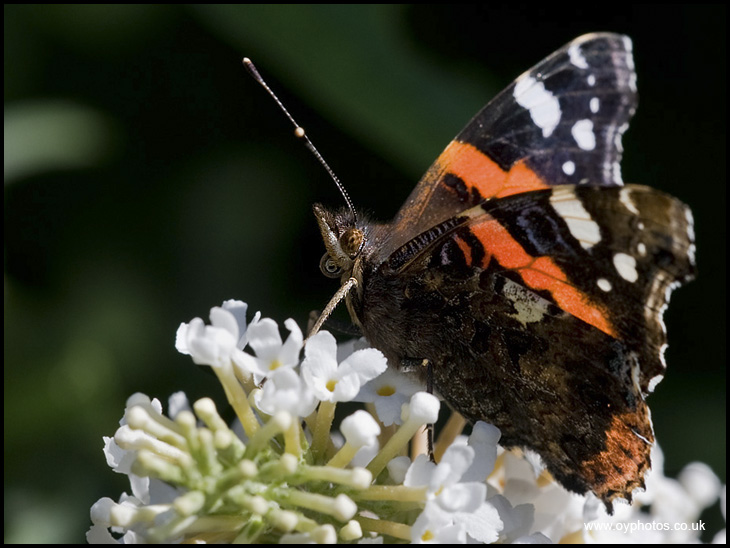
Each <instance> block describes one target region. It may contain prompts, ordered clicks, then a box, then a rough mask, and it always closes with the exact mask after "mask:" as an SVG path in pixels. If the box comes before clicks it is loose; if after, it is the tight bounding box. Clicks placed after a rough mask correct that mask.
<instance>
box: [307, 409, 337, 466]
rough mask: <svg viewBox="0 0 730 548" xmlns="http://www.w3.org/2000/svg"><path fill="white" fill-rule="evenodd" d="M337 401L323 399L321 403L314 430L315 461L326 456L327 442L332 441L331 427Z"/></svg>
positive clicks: (313, 449) (313, 455) (313, 454)
mask: <svg viewBox="0 0 730 548" xmlns="http://www.w3.org/2000/svg"><path fill="white" fill-rule="evenodd" d="M336 406H337V404H336V403H335V402H329V401H323V402H321V403H320V404H319V411H318V412H317V421H316V423H315V425H314V431H313V432H312V457H313V459H314V462H320V461H321V460H322V459H323V458H324V454H325V452H326V450H327V444H328V443H329V441H330V429H331V428H332V421H333V420H334V418H335V407H336Z"/></svg>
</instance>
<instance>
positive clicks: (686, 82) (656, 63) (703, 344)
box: [4, 4, 726, 542]
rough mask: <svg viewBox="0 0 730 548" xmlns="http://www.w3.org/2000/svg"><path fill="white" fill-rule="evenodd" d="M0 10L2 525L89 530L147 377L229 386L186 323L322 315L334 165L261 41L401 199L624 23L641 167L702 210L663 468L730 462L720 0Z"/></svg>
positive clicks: (671, 318) (382, 198) (676, 336)
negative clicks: (188, 334)
mask: <svg viewBox="0 0 730 548" xmlns="http://www.w3.org/2000/svg"><path fill="white" fill-rule="evenodd" d="M607 9H608V8H607V6H605V5H601V6H591V7H588V8H581V9H578V8H575V7H573V8H565V9H557V8H556V7H555V6H552V5H550V6H548V5H545V6H542V7H539V8H534V7H530V8H529V9H528V8H525V7H524V6H518V5H513V4H489V5H484V6H433V5H418V6H404V5H376V6H364V5H357V6H323V5H316V6H311V5H285V6H276V5H270V6H263V5H248V6H215V5H213V6H210V5H208V6H204V7H195V8H193V7H180V6H162V5H149V6H146V5H72V6H69V5H24V6H22V5H5V8H4V15H5V18H4V41H5V44H4V45H5V48H4V57H5V80H4V82H5V200H4V212H5V215H4V217H5V218H4V222H5V231H4V234H5V247H4V251H5V279H4V281H5V309H4V313H5V341H6V342H5V440H4V441H5V540H6V542H31V541H35V542H79V541H83V540H84V533H85V531H86V529H87V527H88V525H89V520H88V509H89V507H90V505H91V504H92V503H93V502H95V501H96V500H97V499H98V498H99V497H101V496H110V497H113V498H116V497H118V496H119V494H120V493H121V492H122V491H123V490H125V489H128V486H126V485H125V484H124V481H123V478H121V477H112V476H113V474H112V473H111V472H110V471H109V470H108V469H107V467H106V464H105V462H104V459H103V456H102V453H101V448H102V439H101V436H102V435H107V436H108V435H112V434H113V432H114V430H115V428H116V425H117V421H118V420H119V418H120V417H121V413H122V411H123V408H124V402H125V400H126V398H127V397H128V396H129V395H131V394H132V393H133V392H135V391H142V392H145V393H147V394H149V395H151V396H156V397H159V398H160V399H162V400H163V401H165V400H166V398H167V396H168V395H169V394H170V393H172V392H173V391H176V390H184V391H186V393H187V394H188V396H189V397H190V399H191V400H194V399H197V398H199V397H201V396H203V395H210V396H212V397H214V398H215V399H216V400H217V401H218V402H221V401H222V400H223V398H222V395H221V394H220V388H219V387H218V386H217V383H216V382H215V381H214V379H213V377H212V376H211V375H208V374H206V372H205V371H202V370H198V369H196V368H195V367H194V366H192V365H191V363H190V362H189V360H187V359H185V358H184V357H182V356H180V355H178V354H177V353H176V352H175V350H174V346H173V343H174V335H175V330H176V328H177V326H178V325H179V323H180V322H182V321H189V320H190V319H191V318H193V317H194V316H202V317H207V311H208V310H209V308H210V307H211V306H213V305H217V304H219V303H220V302H221V301H222V300H224V299H227V298H240V299H242V300H245V301H247V302H248V303H250V305H251V309H252V310H262V311H263V313H264V314H265V315H267V316H270V317H273V318H275V319H276V320H278V321H279V322H282V321H283V320H284V319H285V318H287V317H289V316H293V317H294V318H295V319H296V320H297V321H298V322H299V323H300V325H305V324H306V319H307V315H308V312H309V311H310V310H313V309H317V308H321V307H322V306H323V304H324V303H326V301H327V300H328V298H329V297H330V296H331V294H332V293H333V292H334V290H335V286H334V285H333V284H332V283H330V281H329V280H326V279H324V278H323V277H321V276H320V275H319V270H318V261H319V257H320V256H321V253H322V252H323V246H322V244H321V242H320V240H319V236H318V234H317V232H316V227H315V223H314V222H313V218H312V216H311V213H310V207H311V204H312V203H313V202H314V201H322V202H325V203H328V204H337V203H339V200H340V198H339V197H338V194H337V192H336V191H335V189H334V187H333V185H332V183H331V181H329V179H328V178H327V176H326V174H325V173H324V172H323V171H322V170H321V168H320V167H319V166H318V165H317V164H316V162H315V161H314V160H313V159H312V157H311V156H310V155H309V153H308V152H307V151H306V150H305V149H304V147H302V146H301V144H300V143H297V142H296V140H295V139H294V138H292V136H291V127H290V126H289V125H288V122H287V121H286V120H285V119H284V118H283V117H282V116H281V113H280V112H278V111H277V109H276V107H275V105H274V104H273V103H272V102H271V101H270V100H269V99H268V98H267V97H266V96H265V94H264V93H263V92H262V90H261V89H260V88H259V87H258V86H257V85H256V84H255V83H254V82H253V81H251V79H250V78H248V76H246V75H245V73H244V71H243V70H242V69H241V68H240V59H241V57H242V56H243V55H247V56H249V57H251V58H252V59H254V60H255V61H256V62H257V65H258V67H259V69H260V70H261V72H262V73H264V75H265V76H266V77H267V78H268V79H269V81H270V84H271V85H272V86H273V87H274V88H275V89H276V90H277V92H278V93H279V94H280V96H281V98H282V99H283V101H284V102H285V103H286V104H287V106H288V107H289V109H290V111H291V112H292V113H294V115H295V116H296V117H297V118H298V120H299V122H300V123H301V124H302V125H303V126H305V127H306V128H307V131H308V134H309V135H310V136H311V137H312V138H313V140H314V141H315V143H316V144H317V146H318V148H319V149H320V150H321V151H322V152H323V154H324V155H325V157H326V158H327V160H328V162H329V163H330V164H331V165H332V166H333V168H334V169H335V171H336V172H337V173H338V174H339V176H340V177H341V178H342V180H343V181H344V183H345V185H346V187H347V188H348V190H349V192H350V194H351V195H352V197H353V199H354V200H355V203H356V204H358V205H359V206H360V207H363V208H365V209H367V210H370V211H373V212H375V213H376V215H377V217H378V218H381V219H387V218H389V217H390V216H392V215H393V214H394V213H395V211H397V208H398V207H399V205H400V203H401V202H402V200H403V199H404V198H405V196H407V194H408V193H409V192H410V189H411V187H412V186H413V185H414V184H415V182H416V181H417V179H418V177H419V176H420V174H421V173H422V172H423V171H425V169H426V168H427V167H428V165H429V164H430V162H431V161H432V160H433V159H434V158H435V157H436V155H437V154H438V153H439V152H440V150H441V149H442V148H443V147H444V146H445V145H446V144H447V143H448V141H449V139H451V137H453V135H455V134H456V133H457V131H458V130H459V129H460V128H461V127H462V126H463V125H464V124H465V123H466V122H467V120H469V118H470V117H471V116H473V115H474V114H475V113H476V112H477V110H478V109H479V108H481V106H483V104H484V103H485V102H486V101H487V100H488V99H489V98H490V97H491V96H492V95H494V94H495V93H496V92H497V91H498V90H499V89H501V88H502V87H503V86H505V85H506V84H508V83H509V81H510V80H511V79H512V78H514V77H515V76H517V75H518V74H520V73H521V72H522V71H524V70H525V69H527V68H528V67H529V66H531V65H532V64H534V63H535V62H537V61H539V60H540V59H541V58H542V57H544V56H545V55H547V54H548V53H550V52H552V51H553V50H554V49H556V48H557V47H559V46H561V45H562V44H564V43H565V42H567V41H569V40H570V39H572V38H574V37H575V36H578V35H580V34H582V33H585V32H590V31H596V30H613V31H618V32H625V33H627V34H629V35H630V36H632V37H633V39H634V44H635V53H636V63H637V70H638V74H639V89H640V92H641V94H642V100H641V106H640V108H639V112H638V116H637V117H636V118H635V121H634V123H633V124H632V129H631V131H629V133H628V134H627V135H626V138H625V140H624V144H625V148H626V157H625V160H624V178H625V179H626V180H629V181H634V182H639V183H644V184H649V185H652V186H655V187H657V188H660V189H662V190H665V191H667V192H671V193H673V194H675V195H676V196H678V197H680V198H681V199H683V200H684V201H686V202H687V203H689V204H690V205H691V206H692V208H693V210H694V212H695V217H696V220H697V238H698V260H699V267H700V278H699V280H698V281H697V282H695V283H693V284H692V285H690V286H688V287H687V288H684V289H682V290H680V291H678V292H677V293H676V294H675V296H674V297H673V302H672V306H670V308H669V312H668V314H667V317H666V320H667V324H668V329H669V335H670V341H671V343H672V344H671V345H670V347H669V351H668V353H667V360H668V362H669V373H668V375H667V378H666V379H665V380H664V382H663V383H662V384H661V385H660V387H659V388H658V390H657V393H656V394H655V395H654V396H652V398H651V402H650V403H651V404H652V409H653V417H654V422H655V426H656V430H657V434H658V439H659V441H660V443H661V444H662V446H663V448H664V449H665V453H666V461H667V469H668V473H669V474H673V473H676V472H677V471H678V470H679V469H680V468H681V466H683V465H684V464H686V463H687V462H689V461H691V460H702V461H705V462H707V463H709V464H710V465H711V466H712V467H713V468H714V469H715V470H716V471H717V472H718V474H720V476H721V478H723V480H724V478H725V337H726V335H725V287H726V278H725V245H726V244H725V218H726V210H725V187H726V182H725V123H726V122H725V120H726V117H725V116H726V114H725V105H726V99H725V67H726V63H725V20H726V17H725V7H724V6H720V5H716V6H712V7H709V6H703V5H692V6H690V5H680V6H673V7H671V8H667V7H659V6H653V7H651V6H647V7H640V6H639V7H628V6H625V7H623V8H622V10H621V11H618V10H614V11H611V13H606V11H607Z"/></svg>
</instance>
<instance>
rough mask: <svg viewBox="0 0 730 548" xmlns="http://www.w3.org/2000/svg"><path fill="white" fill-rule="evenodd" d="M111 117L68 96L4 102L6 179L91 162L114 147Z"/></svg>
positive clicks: (77, 166)
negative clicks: (58, 99) (67, 98)
mask: <svg viewBox="0 0 730 548" xmlns="http://www.w3.org/2000/svg"><path fill="white" fill-rule="evenodd" d="M114 134H115V132H114V129H113V124H112V123H111V121H110V120H109V119H108V118H107V117H106V116H104V115H103V114H101V113H100V112H98V111H96V110H94V109H92V108H90V107H86V106H82V105H78V104H75V103H70V102H65V101H48V102H41V101H34V102H24V103H15V104H11V105H10V106H6V107H5V164H4V176H5V184H8V183H12V182H13V181H15V180H18V179H20V178H24V177H28V176H30V175H35V174H38V173H41V172H44V171H52V170H57V169H73V168H82V167H89V166H92V165H94V164H98V163H101V162H104V161H105V160H107V159H108V158H109V156H110V154H111V152H112V151H113V149H114V141H115V139H114Z"/></svg>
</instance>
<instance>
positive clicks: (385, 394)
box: [354, 367, 423, 426]
mask: <svg viewBox="0 0 730 548" xmlns="http://www.w3.org/2000/svg"><path fill="white" fill-rule="evenodd" d="M419 390H423V386H421V385H420V384H419V383H418V382H417V381H416V380H414V379H413V378H411V377H410V376H408V375H406V374H404V373H401V372H399V371H398V370H397V369H395V368H393V367H388V369H386V370H385V371H384V372H383V373H382V374H381V375H378V376H377V377H375V378H374V379H372V380H370V381H368V382H367V383H365V385H363V386H362V388H361V389H360V392H359V393H358V394H357V396H356V397H355V398H354V401H361V402H366V403H373V404H374V405H375V412H376V413H377V414H378V419H379V420H380V422H381V423H383V426H390V425H391V424H400V423H401V420H400V412H401V407H403V404H404V403H407V402H408V401H409V400H410V399H411V396H412V395H413V394H415V393H416V392H418V391H419Z"/></svg>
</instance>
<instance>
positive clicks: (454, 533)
mask: <svg viewBox="0 0 730 548" xmlns="http://www.w3.org/2000/svg"><path fill="white" fill-rule="evenodd" d="M411 542H412V543H413V544H465V543H466V531H465V530H464V526H463V525H462V524H458V525H455V524H454V522H453V520H452V518H451V516H450V515H449V514H447V513H445V512H440V511H438V509H437V508H434V507H431V506H430V505H426V508H425V509H424V511H423V512H421V515H420V516H418V518H417V519H416V521H415V523H414V524H413V525H412V526H411Z"/></svg>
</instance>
